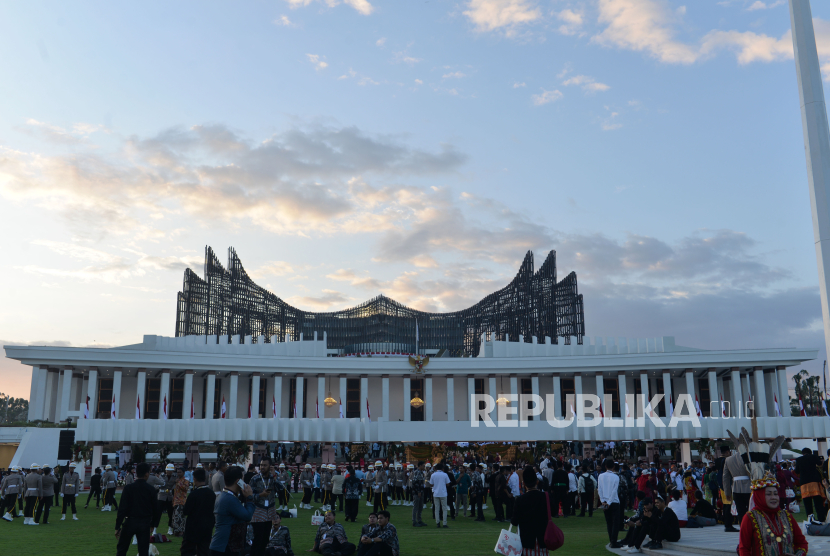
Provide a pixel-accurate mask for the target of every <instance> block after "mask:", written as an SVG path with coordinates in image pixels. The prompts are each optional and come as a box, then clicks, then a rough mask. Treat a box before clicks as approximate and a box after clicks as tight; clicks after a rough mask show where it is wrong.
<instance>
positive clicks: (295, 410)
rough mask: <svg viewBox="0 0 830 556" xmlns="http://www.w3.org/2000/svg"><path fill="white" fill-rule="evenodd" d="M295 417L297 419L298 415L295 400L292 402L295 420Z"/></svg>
mask: <svg viewBox="0 0 830 556" xmlns="http://www.w3.org/2000/svg"><path fill="white" fill-rule="evenodd" d="M297 417H299V415H297V400H294V418H295V419H296V418H297Z"/></svg>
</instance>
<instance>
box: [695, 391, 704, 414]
mask: <svg viewBox="0 0 830 556" xmlns="http://www.w3.org/2000/svg"><path fill="white" fill-rule="evenodd" d="M695 409H696V410H697V416H698V417H703V413H702V412H701V411H700V402H699V401H698V399H697V394H695Z"/></svg>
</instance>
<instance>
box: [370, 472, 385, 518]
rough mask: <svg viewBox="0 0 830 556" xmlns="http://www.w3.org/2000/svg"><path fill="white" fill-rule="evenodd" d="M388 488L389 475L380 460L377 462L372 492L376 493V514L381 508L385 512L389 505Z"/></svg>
mask: <svg viewBox="0 0 830 556" xmlns="http://www.w3.org/2000/svg"><path fill="white" fill-rule="evenodd" d="M388 487H389V476H388V473H387V471H386V469H384V468H383V462H382V461H380V460H378V461H376V462H375V482H374V485H372V490H374V491H375V495H374V498H375V503H374V510H375V513H377V512H378V508H380V509H381V510H385V509H386V507H387V506H388V505H389V494H388Z"/></svg>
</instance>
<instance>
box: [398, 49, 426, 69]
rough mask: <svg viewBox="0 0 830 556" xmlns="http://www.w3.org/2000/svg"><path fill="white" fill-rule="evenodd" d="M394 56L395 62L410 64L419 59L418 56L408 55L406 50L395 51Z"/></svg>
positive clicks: (415, 62)
mask: <svg viewBox="0 0 830 556" xmlns="http://www.w3.org/2000/svg"><path fill="white" fill-rule="evenodd" d="M394 56H395V57H394V62H395V63H396V64H400V63H404V64H409V65H410V66H411V65H414V64H417V63H418V62H420V61H421V59H420V58H416V57H414V56H410V55H408V54H407V53H406V52H395V54H394Z"/></svg>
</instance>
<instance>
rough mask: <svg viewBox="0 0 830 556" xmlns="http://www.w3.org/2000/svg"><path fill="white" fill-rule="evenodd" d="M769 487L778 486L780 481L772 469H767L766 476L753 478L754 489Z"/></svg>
mask: <svg viewBox="0 0 830 556" xmlns="http://www.w3.org/2000/svg"><path fill="white" fill-rule="evenodd" d="M768 487H775V488H778V481H777V480H776V479H775V475H773V474H772V472H771V471H767V472H766V473H764V476H763V477H761V478H760V479H753V480H752V490H753V491H756V490H763V489H765V488H768Z"/></svg>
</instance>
